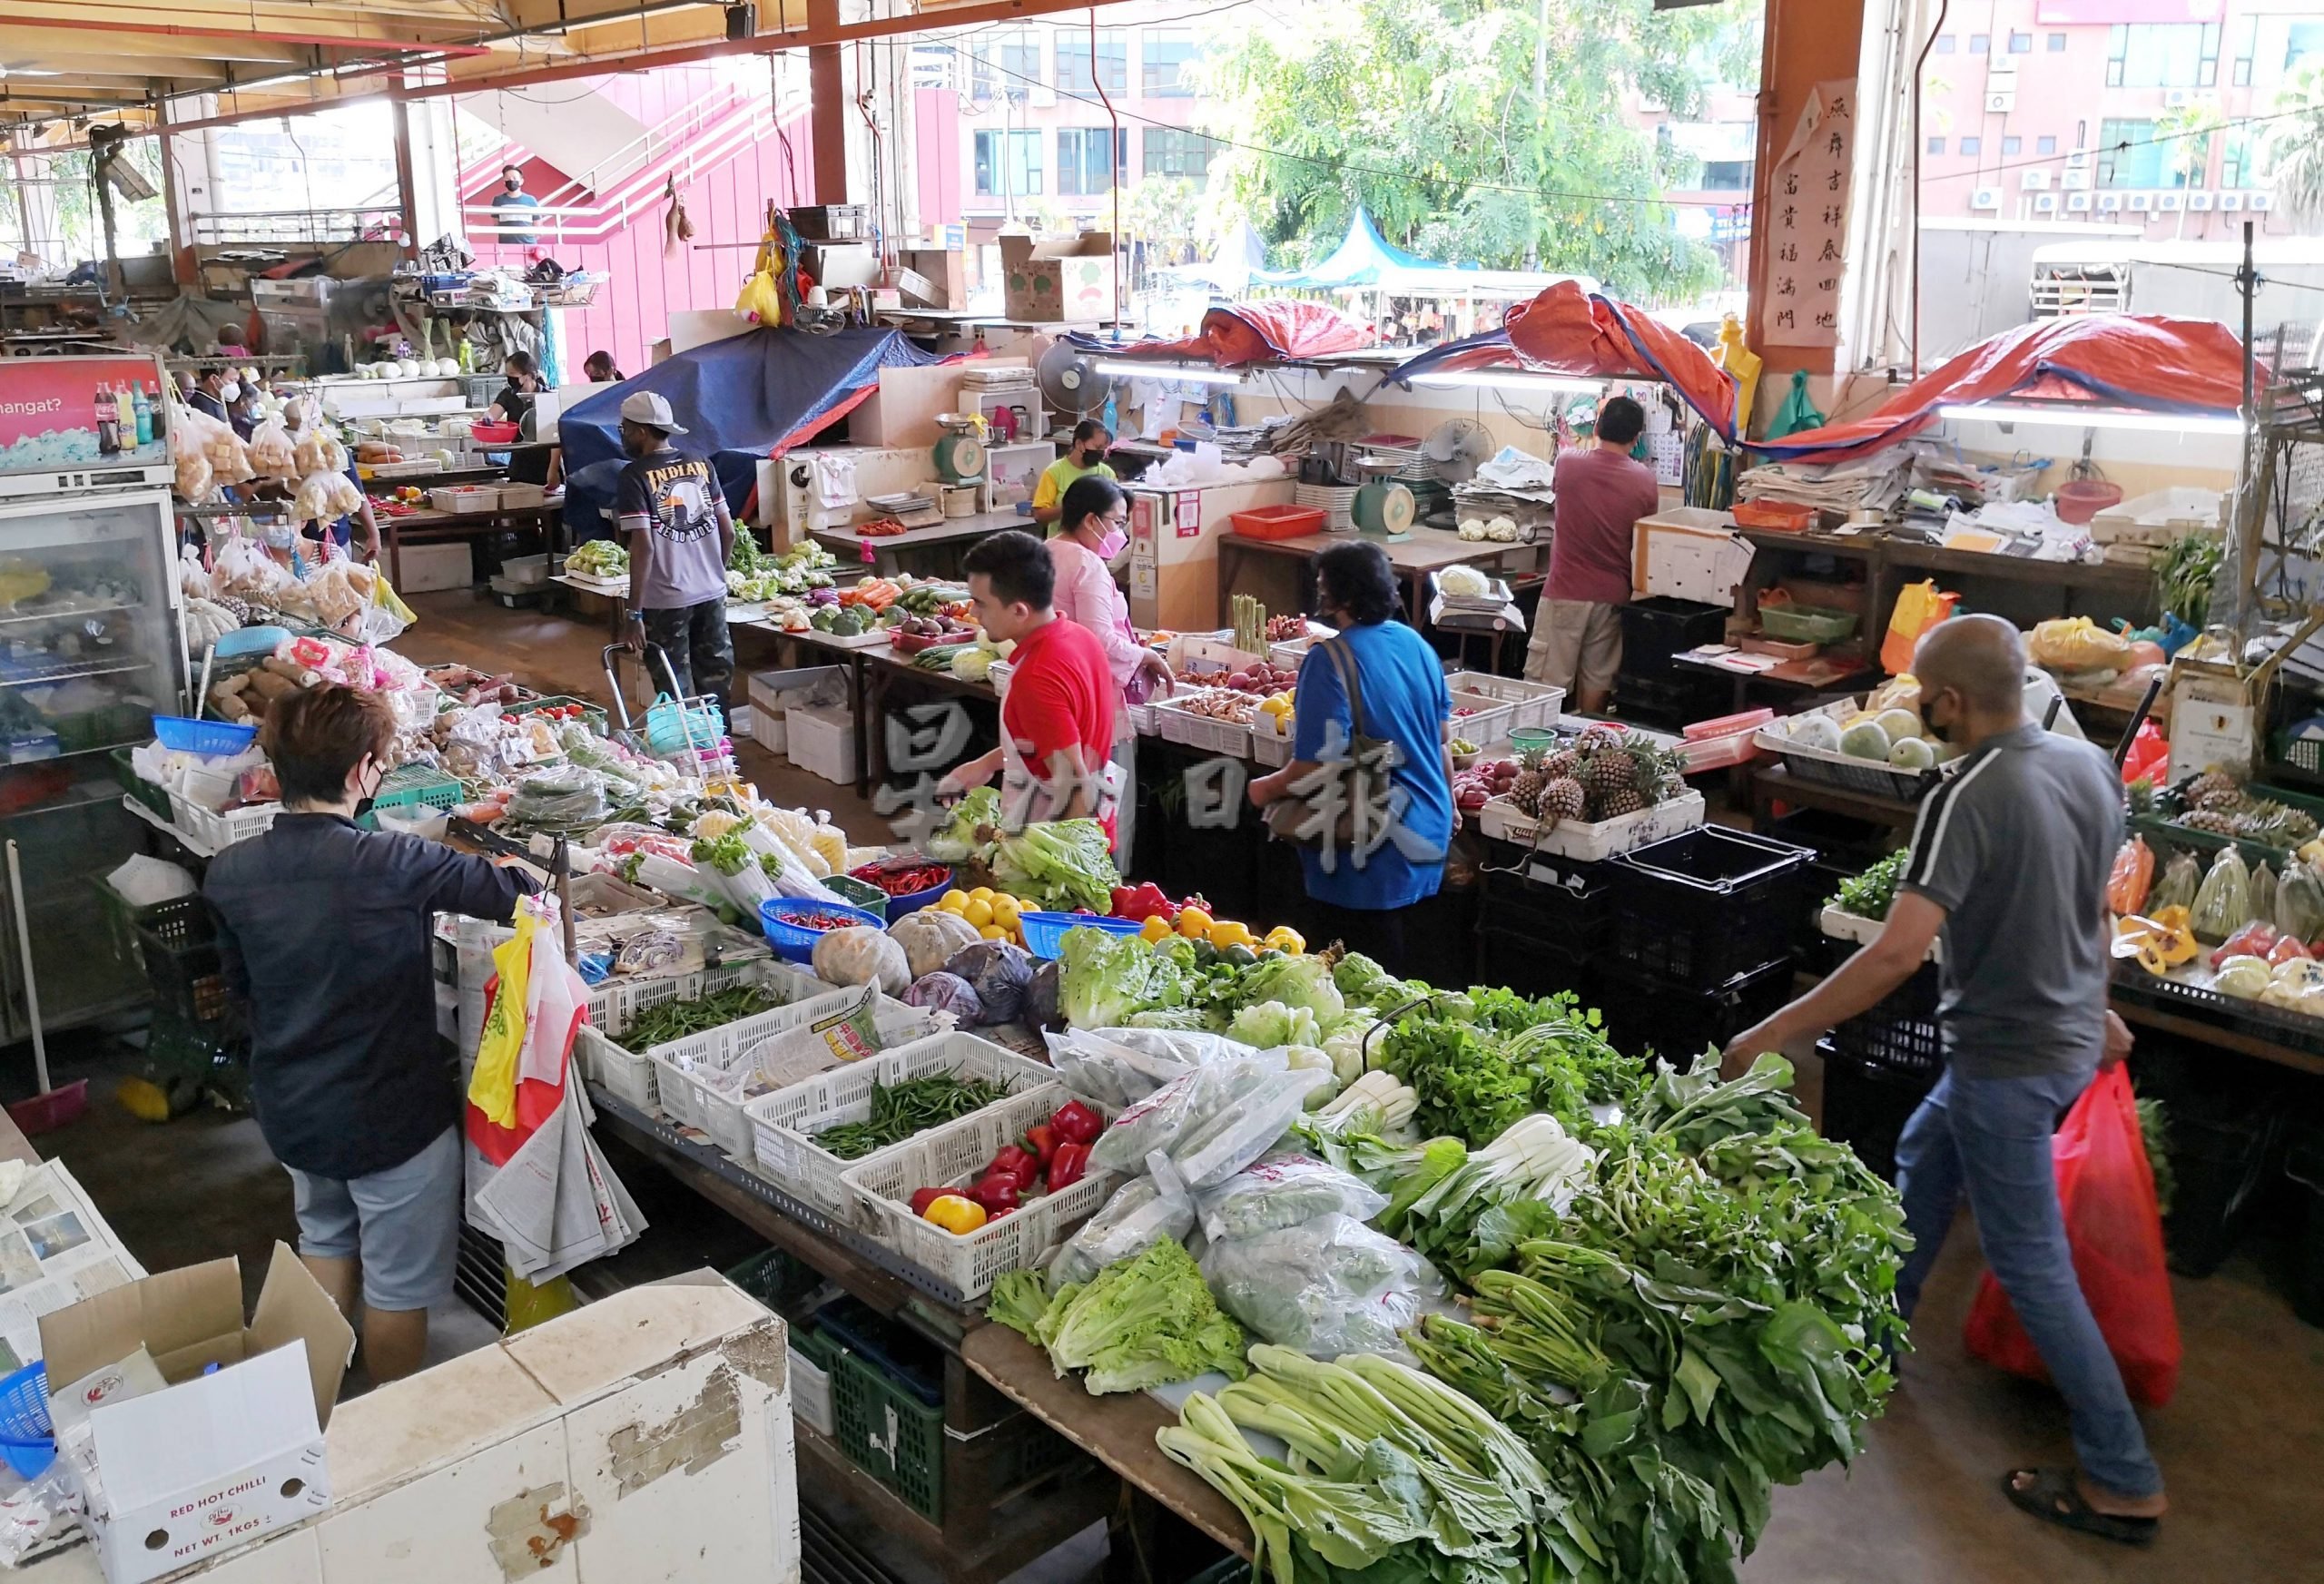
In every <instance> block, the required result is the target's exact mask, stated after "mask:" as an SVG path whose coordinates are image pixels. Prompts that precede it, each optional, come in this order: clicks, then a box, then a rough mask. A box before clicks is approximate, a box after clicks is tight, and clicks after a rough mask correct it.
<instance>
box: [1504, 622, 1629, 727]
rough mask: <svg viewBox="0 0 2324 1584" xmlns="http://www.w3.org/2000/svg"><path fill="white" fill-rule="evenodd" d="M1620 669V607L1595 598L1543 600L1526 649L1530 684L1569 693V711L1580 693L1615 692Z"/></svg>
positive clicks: (1567, 703) (1526, 672)
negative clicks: (1543, 684)
mask: <svg viewBox="0 0 2324 1584" xmlns="http://www.w3.org/2000/svg"><path fill="white" fill-rule="evenodd" d="M1621 668H1622V607H1621V606H1620V605H1607V604H1604V603H1602V602H1600V601H1598V600H1594V599H1545V600H1543V601H1542V602H1541V609H1540V610H1538V611H1537V612H1535V613H1534V618H1533V641H1532V642H1531V644H1528V645H1526V649H1525V680H1526V681H1528V682H1545V683H1548V684H1551V685H1552V686H1555V687H1561V688H1563V689H1565V690H1566V707H1567V708H1568V709H1573V708H1577V707H1579V706H1578V705H1577V704H1576V703H1575V698H1576V695H1577V694H1580V692H1581V689H1583V688H1585V687H1586V688H1591V689H1600V688H1606V689H1610V688H1611V687H1612V686H1613V685H1614V674H1615V673H1616V672H1618V671H1620V669H1621Z"/></svg>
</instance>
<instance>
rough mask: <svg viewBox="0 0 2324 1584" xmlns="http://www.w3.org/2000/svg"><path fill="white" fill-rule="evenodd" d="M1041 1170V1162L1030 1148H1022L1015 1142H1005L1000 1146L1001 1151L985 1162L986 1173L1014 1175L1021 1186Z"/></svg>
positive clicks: (986, 1174) (987, 1174) (990, 1174)
mask: <svg viewBox="0 0 2324 1584" xmlns="http://www.w3.org/2000/svg"><path fill="white" fill-rule="evenodd" d="M1040 1170H1041V1163H1040V1161H1039V1158H1038V1157H1036V1156H1034V1154H1033V1153H1032V1152H1031V1151H1030V1150H1027V1149H1020V1148H1019V1147H1018V1146H1016V1145H1013V1144H1004V1145H1002V1146H1000V1152H999V1153H998V1154H996V1155H995V1156H993V1157H992V1159H991V1160H990V1161H988V1162H987V1163H985V1168H984V1175H985V1176H1005V1177H1014V1178H1016V1179H1017V1183H1018V1186H1020V1187H1021V1186H1024V1185H1025V1184H1027V1183H1029V1182H1031V1181H1032V1180H1033V1179H1034V1178H1035V1177H1037V1176H1039V1175H1040Z"/></svg>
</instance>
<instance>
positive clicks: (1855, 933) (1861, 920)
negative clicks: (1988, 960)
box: [1816, 907, 1945, 962]
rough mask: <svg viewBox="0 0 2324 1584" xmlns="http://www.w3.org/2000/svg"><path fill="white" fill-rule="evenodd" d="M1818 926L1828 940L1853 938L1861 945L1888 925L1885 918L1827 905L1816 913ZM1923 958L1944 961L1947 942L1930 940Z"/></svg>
mask: <svg viewBox="0 0 2324 1584" xmlns="http://www.w3.org/2000/svg"><path fill="white" fill-rule="evenodd" d="M1816 928H1817V930H1819V931H1820V932H1821V933H1822V934H1823V935H1824V936H1825V937H1826V938H1827V939H1828V940H1853V941H1855V942H1856V944H1857V945H1859V946H1869V945H1871V944H1872V943H1873V942H1874V941H1875V940H1879V939H1880V932H1881V931H1882V930H1886V928H1888V925H1887V922H1886V920H1881V919H1867V918H1866V917H1865V916H1864V915H1863V914H1861V913H1850V912H1846V911H1844V910H1841V909H1838V908H1834V907H1827V908H1825V909H1824V910H1823V911H1822V912H1820V913H1818V914H1817V915H1816ZM1922 960H1923V961H1925V962H1942V961H1944V960H1945V942H1944V941H1943V940H1932V941H1930V942H1929V943H1928V950H1927V951H1925V952H1924V953H1922Z"/></svg>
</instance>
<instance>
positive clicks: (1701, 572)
mask: <svg viewBox="0 0 2324 1584" xmlns="http://www.w3.org/2000/svg"><path fill="white" fill-rule="evenodd" d="M1751 555H1752V551H1751V544H1750V541H1749V540H1748V539H1746V538H1744V537H1743V536H1741V535H1740V534H1738V533H1737V532H1736V531H1735V519H1734V518H1733V517H1729V516H1728V514H1727V513H1725V512H1717V511H1704V510H1701V509H1699V507H1683V506H1682V507H1666V508H1664V509H1663V510H1662V511H1659V512H1658V513H1656V514H1655V515H1654V516H1653V517H1640V518H1639V520H1638V536H1637V537H1636V538H1635V539H1634V540H1633V541H1632V544H1631V563H1630V592H1631V593H1632V594H1633V595H1636V596H1638V597H1640V598H1645V597H1647V596H1649V595H1665V596H1667V597H1669V598H1671V599H1684V600H1692V601H1694V602H1695V603H1696V604H1698V605H1725V606H1727V607H1728V608H1729V609H1732V608H1734V605H1735V591H1736V588H1737V587H1738V585H1740V584H1741V583H1742V581H1743V579H1744V578H1745V577H1746V576H1748V575H1749V573H1750V570H1751Z"/></svg>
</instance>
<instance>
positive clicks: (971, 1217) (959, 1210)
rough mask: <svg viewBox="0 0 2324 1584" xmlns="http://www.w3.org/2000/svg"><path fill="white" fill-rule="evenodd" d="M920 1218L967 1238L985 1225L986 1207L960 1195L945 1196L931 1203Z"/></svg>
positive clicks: (938, 1197) (940, 1196)
mask: <svg viewBox="0 0 2324 1584" xmlns="http://www.w3.org/2000/svg"><path fill="white" fill-rule="evenodd" d="M920 1218H921V1220H922V1221H932V1222H934V1223H935V1224H936V1225H939V1226H940V1227H942V1228H943V1229H944V1230H945V1231H947V1232H949V1233H951V1234H953V1235H955V1236H960V1237H965V1236H967V1235H969V1234H970V1233H971V1232H974V1231H975V1230H976V1229H977V1228H978V1227H980V1226H982V1225H984V1220H985V1216H984V1206H983V1205H980V1204H978V1203H977V1202H976V1201H975V1200H974V1199H970V1198H968V1197H965V1196H964V1195H960V1194H943V1195H939V1196H937V1197H936V1198H934V1199H931V1200H930V1201H929V1205H928V1208H927V1209H925V1210H923V1211H921V1216H920Z"/></svg>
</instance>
